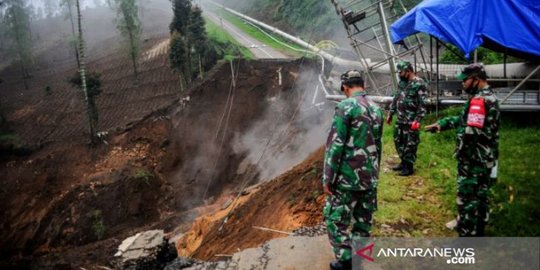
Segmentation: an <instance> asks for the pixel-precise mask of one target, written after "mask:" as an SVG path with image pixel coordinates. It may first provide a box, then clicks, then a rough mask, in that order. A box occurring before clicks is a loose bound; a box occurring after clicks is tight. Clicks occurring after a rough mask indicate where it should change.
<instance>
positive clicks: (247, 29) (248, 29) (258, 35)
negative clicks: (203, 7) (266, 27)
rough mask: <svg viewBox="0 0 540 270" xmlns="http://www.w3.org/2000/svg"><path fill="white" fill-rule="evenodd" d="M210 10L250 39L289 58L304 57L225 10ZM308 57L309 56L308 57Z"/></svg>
mask: <svg viewBox="0 0 540 270" xmlns="http://www.w3.org/2000/svg"><path fill="white" fill-rule="evenodd" d="M210 8H211V9H212V11H213V12H215V13H216V14H219V16H221V17H222V18H223V19H225V20H227V21H229V22H230V23H231V24H233V25H234V26H236V27H237V28H239V29H240V30H242V31H243V32H244V33H246V34H247V35H249V36H251V37H252V38H254V39H256V40H258V41H260V42H262V43H264V44H266V45H268V46H270V47H272V48H274V49H276V50H278V51H281V52H283V53H285V54H287V55H290V56H293V57H302V56H306V55H305V54H304V53H301V52H298V51H295V50H293V49H291V48H289V47H287V46H285V45H283V44H281V43H279V42H277V41H275V40H273V39H272V38H270V37H268V35H266V34H265V33H263V32H261V31H260V30H259V29H257V28H256V27H254V26H252V25H250V24H248V23H246V22H245V21H244V20H243V19H241V18H240V17H238V16H235V15H234V14H232V13H229V12H227V11H226V10H223V9H221V8H217V7H214V6H211V7H210ZM273 37H274V38H276V39H277V40H279V41H281V42H282V43H285V44H288V45H289V46H291V47H293V48H296V49H299V50H302V49H303V48H300V47H299V46H297V45H292V44H291V43H290V42H289V41H287V40H285V39H283V38H281V37H279V36H277V35H273ZM308 56H309V55H308Z"/></svg>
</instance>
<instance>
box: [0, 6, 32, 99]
mask: <svg viewBox="0 0 540 270" xmlns="http://www.w3.org/2000/svg"><path fill="white" fill-rule="evenodd" d="M3 5H6V11H5V14H4V21H5V24H6V26H5V27H6V31H7V36H8V37H9V38H11V41H12V42H11V44H12V46H11V50H10V52H11V54H13V55H15V57H16V58H17V59H18V62H19V65H20V68H21V74H22V77H23V82H24V86H25V88H26V89H28V82H27V79H28V78H29V77H30V75H29V67H28V65H31V64H32V62H33V57H32V36H31V34H30V13H29V12H28V7H27V6H26V5H25V1H24V0H5V1H4V2H3Z"/></svg>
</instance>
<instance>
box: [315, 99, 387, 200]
mask: <svg viewBox="0 0 540 270" xmlns="http://www.w3.org/2000/svg"><path fill="white" fill-rule="evenodd" d="M365 95H366V94H365V93H363V92H358V93H355V94H354V95H353V96H352V97H350V98H347V99H345V100H343V101H341V102H340V103H339V104H338V105H337V106H336V110H335V114H334V119H333V122H332V127H331V129H330V132H329V134H328V139H327V141H326V153H325V157H324V173H323V179H322V181H323V184H324V185H330V186H331V187H332V189H335V188H337V189H340V190H368V189H372V188H376V187H377V181H378V178H379V165H380V157H381V151H382V143H381V138H382V128H383V126H382V121H383V120H382V118H383V112H382V110H381V109H380V108H379V107H378V106H377V105H376V104H375V103H373V102H371V101H368V100H367V99H366V97H365Z"/></svg>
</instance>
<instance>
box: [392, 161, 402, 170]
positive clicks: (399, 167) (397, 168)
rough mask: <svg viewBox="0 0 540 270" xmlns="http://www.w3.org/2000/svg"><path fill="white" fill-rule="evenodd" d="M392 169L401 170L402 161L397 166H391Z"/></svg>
mask: <svg viewBox="0 0 540 270" xmlns="http://www.w3.org/2000/svg"><path fill="white" fill-rule="evenodd" d="M392 170H394V171H401V170H403V161H402V162H400V163H399V164H398V165H397V166H394V167H392Z"/></svg>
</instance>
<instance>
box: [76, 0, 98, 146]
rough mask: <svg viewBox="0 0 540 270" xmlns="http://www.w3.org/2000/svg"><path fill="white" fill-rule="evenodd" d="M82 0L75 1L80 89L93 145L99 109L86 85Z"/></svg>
mask: <svg viewBox="0 0 540 270" xmlns="http://www.w3.org/2000/svg"><path fill="white" fill-rule="evenodd" d="M79 1H80V0H75V6H76V9H77V26H78V30H79V36H78V41H79V57H80V66H79V74H80V81H81V84H80V85H81V86H80V88H81V89H82V90H83V93H84V100H85V103H86V113H87V115H88V128H89V132H90V141H91V143H92V144H94V143H95V142H96V126H97V116H94V113H95V114H96V115H97V108H96V105H95V102H94V100H93V99H94V95H91V94H90V93H89V91H88V88H87V85H86V67H85V63H84V38H83V31H82V17H81V5H80V3H79Z"/></svg>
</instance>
